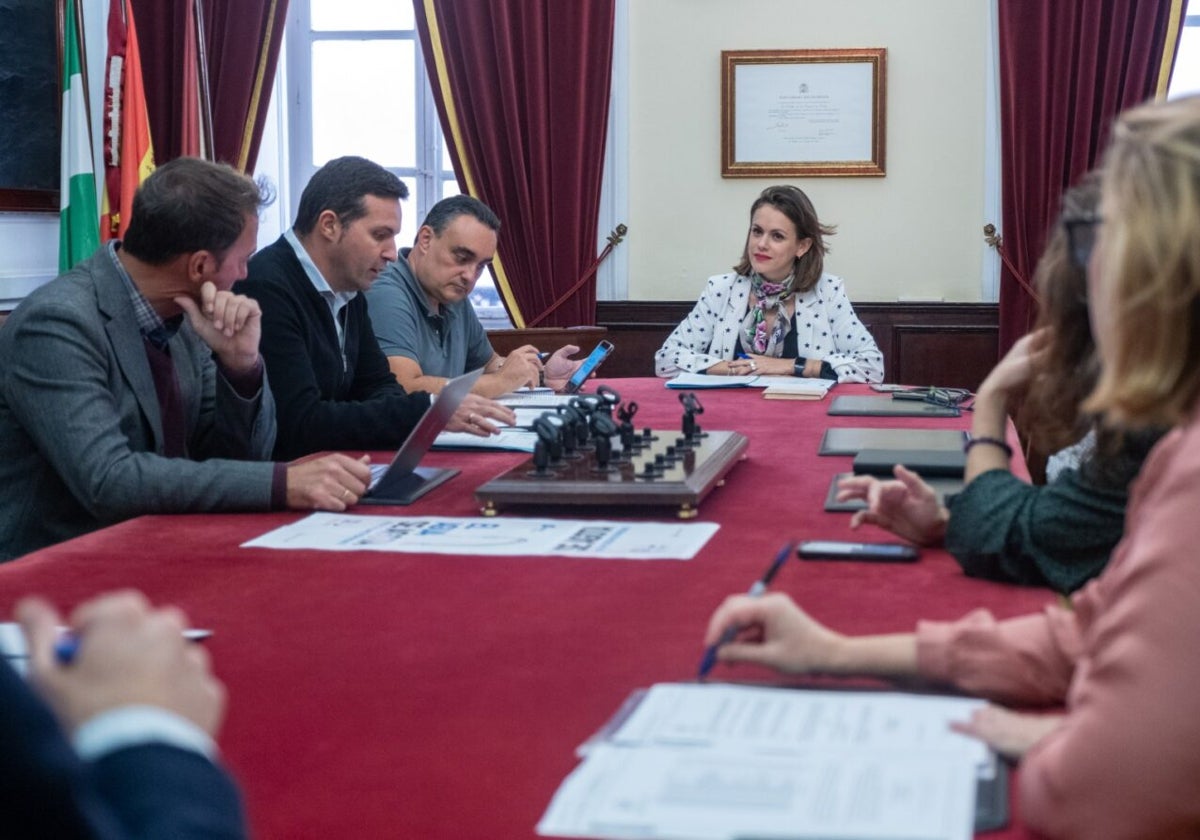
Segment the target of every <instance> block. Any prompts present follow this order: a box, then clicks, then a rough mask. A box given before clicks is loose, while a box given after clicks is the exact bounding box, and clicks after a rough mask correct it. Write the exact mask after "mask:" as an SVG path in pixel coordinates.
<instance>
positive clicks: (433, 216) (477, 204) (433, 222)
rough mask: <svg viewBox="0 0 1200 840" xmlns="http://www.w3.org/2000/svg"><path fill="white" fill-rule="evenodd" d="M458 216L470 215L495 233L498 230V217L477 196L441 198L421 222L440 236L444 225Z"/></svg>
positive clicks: (444, 227)
mask: <svg viewBox="0 0 1200 840" xmlns="http://www.w3.org/2000/svg"><path fill="white" fill-rule="evenodd" d="M459 216H471V217H473V218H475V219H476V220H478V221H479V222H480V224H483V225H485V226H486V227H488V228H489V229H491V230H492V231H494V232H495V233H499V232H500V217H499V216H497V215H496V214H495V213H494V212H492V208H490V207H488V206H487V205H486V204H484V203H483V202H482V201H480V200H479V199H478V198H475V197H474V196H469V195H452V196H450V197H449V198H443V199H442V200H441V201H439V202H438V203H437V204H435V205H433V207H431V208H430V209H429V213H427V214H426V216H425V221H424V222H422V223H421V224H422V226H423V227H429V228H432V229H433V232H434V233H435V234H437V235H438V236H441V235H442V231H444V230H445V229H446V225H448V224H450V223H451V222H453V221H454V220H455V219H457V218H458V217H459Z"/></svg>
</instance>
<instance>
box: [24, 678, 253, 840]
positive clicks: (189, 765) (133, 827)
mask: <svg viewBox="0 0 1200 840" xmlns="http://www.w3.org/2000/svg"><path fill="white" fill-rule="evenodd" d="M0 708H2V709H3V710H4V713H3V714H2V715H0V835H3V836H5V837H20V838H23V839H24V840H41V838H46V840H51V838H53V840H76V838H86V839H87V840H135V838H146V839H147V840H149V838H160V837H171V838H181V840H193V838H195V840H200V838H206V840H207V838H213V840H218V839H219V840H240V838H244V837H246V826H245V820H244V817H243V814H242V807H241V802H240V799H239V797H238V793H237V789H236V788H235V786H234V784H233V782H232V780H231V779H230V778H229V776H228V775H226V773H225V772H224V771H223V770H221V768H219V767H217V766H216V765H215V764H213V763H212V762H211V761H209V760H208V759H207V758H205V757H204V756H202V755H197V754H196V753H192V752H189V751H188V750H181V749H178V748H175V747H171V746H166V745H161V744H160V745H147V746H141V747H134V748H128V749H121V750H117V751H115V752H113V753H111V754H109V755H107V756H105V757H103V758H101V759H100V760H99V761H98V762H96V763H95V764H91V765H89V764H85V763H84V762H82V761H80V759H79V757H78V756H77V755H76V754H75V751H74V749H72V747H71V745H70V744H69V743H67V740H66V737H65V736H64V735H63V733H62V730H61V729H60V728H59V726H58V723H57V721H56V720H55V719H54V717H53V716H52V715H51V714H50V710H49V709H48V708H47V707H46V706H45V704H44V703H42V702H41V700H39V699H38V698H37V697H36V696H34V694H33V693H32V692H31V691H30V690H29V688H28V686H26V685H25V682H24V681H23V680H22V679H21V678H20V677H19V676H17V674H16V673H15V672H14V671H13V670H12V668H10V667H9V665H8V663H6V662H0Z"/></svg>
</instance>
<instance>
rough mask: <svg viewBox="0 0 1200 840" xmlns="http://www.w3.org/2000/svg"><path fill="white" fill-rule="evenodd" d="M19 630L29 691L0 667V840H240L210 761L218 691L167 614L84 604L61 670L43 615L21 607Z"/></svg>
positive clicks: (139, 601)
mask: <svg viewBox="0 0 1200 840" xmlns="http://www.w3.org/2000/svg"><path fill="white" fill-rule="evenodd" d="M17 618H18V620H19V621H20V622H21V624H22V627H23V629H24V631H25V634H26V636H27V639H28V648H29V680H30V683H31V685H32V689H33V690H31V685H27V684H26V683H25V682H24V680H22V679H21V678H20V677H19V676H17V674H16V673H15V672H14V671H13V669H12V668H11V667H9V665H8V664H6V663H4V662H0V708H2V709H3V714H0V836H4V837H20V838H23V840H40V838H46V840H51V838H53V840H76V838H88V840H132V838H147V840H148V839H149V838H167V837H169V838H172V840H202V839H203V840H238V839H239V838H244V837H245V836H246V826H245V820H244V817H243V814H242V807H241V802H240V797H239V795H238V791H237V788H236V786H235V785H234V783H233V781H232V780H231V779H230V777H229V775H228V774H227V773H226V772H225V771H224V770H222V769H221V767H220V766H219V765H218V764H217V763H216V762H215V761H214V757H215V754H216V748H215V746H214V745H213V741H212V736H213V734H214V733H215V732H216V730H217V727H218V724H219V722H220V719H221V716H222V713H223V710H224V705H225V696H224V690H223V688H222V687H221V685H220V683H218V682H217V681H216V679H215V678H214V677H213V675H212V673H211V672H210V670H209V668H208V660H207V658H206V657H205V655H204V654H203V652H202V651H198V650H194V649H188V643H187V642H185V641H184V640H183V638H182V634H181V630H182V627H183V616H182V615H181V614H180V613H179V612H178V611H176V610H152V609H151V608H150V606H149V605H148V604H147V603H146V601H145V599H144V598H142V597H141V595H139V594H137V593H132V592H125V593H118V594H114V595H109V596H105V597H102V598H98V599H96V600H94V601H91V602H89V603H87V604H84V605H82V606H81V607H80V608H79V609H77V610H76V611H75V613H74V615H73V616H72V622H71V623H72V626H74V627H78V628H80V630H79V632H80V633H81V636H80V637H79V638H80V642H79V645H78V650H77V653H76V655H75V657H74V659H73V660H72V661H71V662H70V664H63V663H62V662H61V661H60V660H59V657H57V656H56V653H55V643H56V640H57V639H58V636H59V631H58V628H57V625H58V624H59V617H58V615H57V613H55V611H54V610H53V609H52V608H51V607H50V606H49V605H48V604H46V603H44V602H42V601H39V600H36V599H26V600H25V601H23V602H22V603H21V604H19V605H18V607H17ZM35 691H36V693H35ZM39 695H40V696H39ZM47 704H49V705H47ZM68 737H70V738H72V739H73V740H74V746H73V745H72V743H71V742H69V741H68Z"/></svg>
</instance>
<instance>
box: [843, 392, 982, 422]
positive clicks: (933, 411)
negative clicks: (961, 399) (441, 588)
mask: <svg viewBox="0 0 1200 840" xmlns="http://www.w3.org/2000/svg"><path fill="white" fill-rule="evenodd" d="M827 413H828V414H834V415H857V416H862V417H958V416H959V413H960V412H959V410H958V408H957V407H955V406H952V405H935V404H934V403H927V402H923V401H921V400H894V399H892V398H891V397H887V396H884V397H871V396H859V395H856V394H843V395H841V396H839V397H834V398H833V402H832V403H830V404H829V411H828V412H827Z"/></svg>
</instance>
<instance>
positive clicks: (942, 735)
mask: <svg viewBox="0 0 1200 840" xmlns="http://www.w3.org/2000/svg"><path fill="white" fill-rule="evenodd" d="M984 705H986V704H985V703H984V701H982V700H978V699H975V698H969V697H941V696H928V695H918V694H904V693H902V692H876V691H816V690H804V691H800V690H795V689H789V688H776V687H769V686H747V685H733V684H726V683H659V684H658V685H655V686H653V687H652V688H651V689H650V690H649V691H647V692H646V693H645V695H644V696H643V697H642V700H641V702H640V703H638V705H637V708H635V709H634V710H633V711H632V712H631V713H630V714H628V715H627V716H626V717H625V719H624V722H623V723H622V724H621V725H620V726H619V727H617V728H616V729H615V730H614V731H613V732H612V733H611V734H610V735H609V739H610V740H611V741H612V742H613V743H615V744H618V745H623V746H639V745H644V744H657V745H665V746H703V747H712V748H715V749H740V750H745V751H747V752H754V753H774V754H783V753H796V754H802V753H804V752H806V751H807V750H810V749H836V750H841V749H869V750H906V751H924V750H938V751H960V752H963V753H964V754H966V755H967V756H968V757H969V758H970V759H971V760H972V761H973V762H974V763H975V764H977V765H980V766H982V765H984V764H986V763H987V762H988V760H989V757H990V753H989V752H988V749H987V747H986V746H985V745H984V743H983V742H982V741H980V740H978V739H976V738H970V737H967V736H965V735H960V734H959V733H957V732H954V731H952V730H951V729H950V722H951V721H965V720H967V719H969V718H970V716H971V713H972V712H974V711H975V710H976V709H978V708H981V707H982V706H984Z"/></svg>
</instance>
